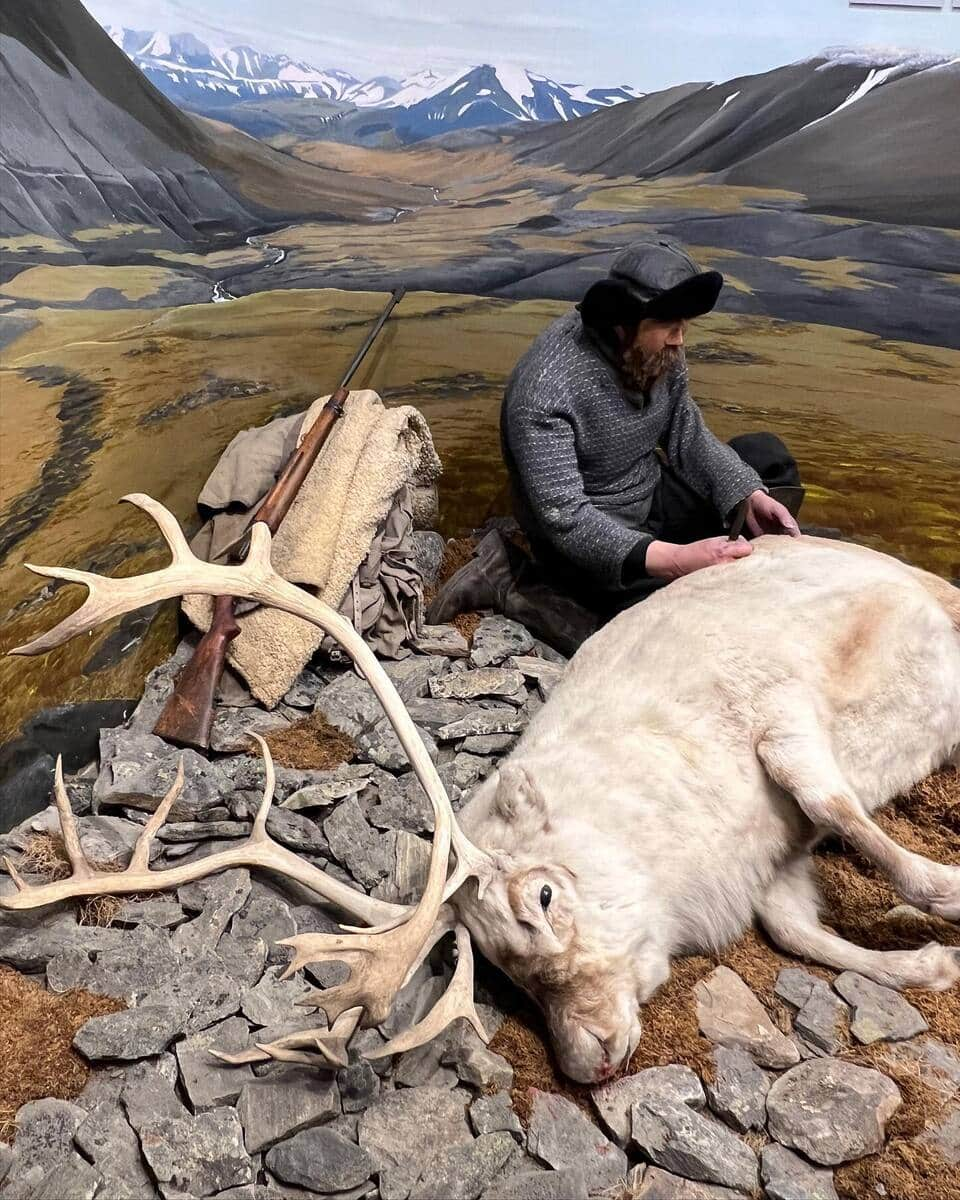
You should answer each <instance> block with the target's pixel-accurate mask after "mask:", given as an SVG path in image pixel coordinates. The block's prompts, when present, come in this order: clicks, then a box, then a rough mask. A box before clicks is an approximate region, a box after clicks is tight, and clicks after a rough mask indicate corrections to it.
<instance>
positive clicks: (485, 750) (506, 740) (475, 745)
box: [457, 733, 517, 756]
mask: <svg viewBox="0 0 960 1200" xmlns="http://www.w3.org/2000/svg"><path fill="white" fill-rule="evenodd" d="M516 741H517V734H515V733H485V734H475V735H472V736H470V737H465V738H464V739H463V741H462V742H458V743H457V749H458V750H464V751H466V752H467V753H468V754H478V755H481V756H488V755H491V754H506V752H507V751H508V750H510V749H512V748H513V746H514V745H515V744H516Z"/></svg>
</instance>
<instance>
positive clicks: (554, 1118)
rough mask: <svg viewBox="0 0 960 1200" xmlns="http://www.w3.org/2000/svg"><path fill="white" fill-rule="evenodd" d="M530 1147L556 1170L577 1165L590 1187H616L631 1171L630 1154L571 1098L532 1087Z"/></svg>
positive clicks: (528, 1140)
mask: <svg viewBox="0 0 960 1200" xmlns="http://www.w3.org/2000/svg"><path fill="white" fill-rule="evenodd" d="M531 1092H532V1094H533V1109H532V1112H531V1114H530V1124H529V1127H528V1130H527V1148H528V1150H529V1151H530V1153H531V1154H533V1155H535V1156H536V1157H537V1158H539V1159H540V1160H541V1161H542V1162H545V1163H547V1164H548V1165H549V1166H551V1167H553V1168H554V1169H555V1170H560V1169H562V1168H564V1167H577V1168H578V1169H579V1170H580V1171H582V1172H583V1174H584V1177H585V1180H586V1184H587V1188H588V1189H589V1190H590V1191H600V1190H602V1189H603V1188H606V1187H612V1186H613V1185H614V1184H615V1183H616V1182H617V1181H618V1180H619V1179H621V1178H622V1177H623V1176H624V1175H626V1173H627V1156H626V1155H625V1154H624V1153H623V1151H622V1150H621V1149H620V1148H619V1146H616V1145H615V1144H614V1143H613V1142H611V1141H610V1140H609V1139H608V1138H607V1137H605V1136H604V1134H602V1133H601V1132H600V1130H599V1129H598V1128H597V1127H596V1125H594V1124H593V1122H592V1121H590V1120H589V1118H588V1117H586V1116H585V1115H584V1113H583V1112H581V1110H580V1109H579V1108H577V1106H576V1105H575V1104H573V1103H572V1102H571V1101H569V1100H567V1099H565V1098H564V1097H563V1096H556V1095H552V1094H551V1093H548V1092H541V1091H539V1090H537V1089H536V1088H532V1089H531Z"/></svg>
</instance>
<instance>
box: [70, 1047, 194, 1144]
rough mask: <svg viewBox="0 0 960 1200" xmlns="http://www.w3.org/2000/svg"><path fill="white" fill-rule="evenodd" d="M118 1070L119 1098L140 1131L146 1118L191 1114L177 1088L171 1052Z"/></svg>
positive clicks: (135, 1127)
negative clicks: (120, 1080) (120, 1079)
mask: <svg viewBox="0 0 960 1200" xmlns="http://www.w3.org/2000/svg"><path fill="white" fill-rule="evenodd" d="M119 1074H120V1075H121V1076H122V1080H123V1082H122V1086H121V1090H120V1100H121V1103H122V1104H123V1108H124V1111H125V1112H126V1114H127V1120H128V1121H129V1122H130V1124H131V1126H132V1127H133V1129H135V1130H136V1131H137V1132H139V1131H140V1128H141V1126H143V1125H144V1124H146V1122H147V1121H153V1120H156V1118H157V1117H171V1118H178V1117H186V1116H188V1115H189V1114H188V1113H187V1109H186V1107H185V1106H184V1105H183V1104H182V1103H181V1101H180V1098H179V1097H178V1096H177V1093H176V1090H175V1088H176V1083H177V1060H176V1059H175V1058H174V1057H173V1055H172V1054H161V1055H160V1056H159V1057H158V1058H153V1059H149V1060H147V1061H146V1062H135V1063H130V1064H129V1065H127V1066H125V1067H123V1068H121V1069H120V1071H119ZM94 1078H96V1076H94ZM88 1086H89V1085H88Z"/></svg>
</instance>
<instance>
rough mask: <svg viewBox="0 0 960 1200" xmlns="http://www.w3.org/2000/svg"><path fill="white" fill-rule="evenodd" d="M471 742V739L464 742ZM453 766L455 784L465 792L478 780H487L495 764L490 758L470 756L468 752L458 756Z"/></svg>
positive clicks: (476, 755)
mask: <svg viewBox="0 0 960 1200" xmlns="http://www.w3.org/2000/svg"><path fill="white" fill-rule="evenodd" d="M494 736H497V735H496V734H495V735H494ZM469 740H470V739H469V738H465V739H464V741H469ZM451 765H452V767H453V778H454V782H455V783H456V785H457V787H458V788H460V789H461V790H463V791H466V790H467V789H468V788H472V787H473V785H474V784H475V783H476V782H477V781H478V780H480V779H485V778H486V777H487V775H489V773H490V772H491V771H492V770H493V763H492V762H491V761H490V759H489V758H486V757H484V756H483V755H481V754H470V753H469V752H467V751H460V752H459V753H458V754H456V755H455V757H454V759H453V763H452V764H451Z"/></svg>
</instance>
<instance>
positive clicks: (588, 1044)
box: [453, 760, 640, 1083]
mask: <svg viewBox="0 0 960 1200" xmlns="http://www.w3.org/2000/svg"><path fill="white" fill-rule="evenodd" d="M460 820H461V823H462V825H463V827H464V828H465V829H466V830H467V831H468V832H469V836H470V837H471V838H472V839H473V840H475V841H479V842H480V843H481V844H482V845H483V846H484V848H485V851H486V853H488V854H489V855H490V858H491V859H492V862H493V864H494V868H495V869H494V871H493V874H492V876H491V877H490V879H489V882H488V884H487V887H486V890H485V892H484V894H483V898H482V899H480V898H479V897H478V890H477V888H476V887H475V886H473V885H472V884H469V883H468V884H467V885H465V886H464V887H462V888H461V889H460V890H459V891H458V892H457V893H456V895H455V896H454V897H453V904H454V907H455V908H456V911H457V913H458V915H459V917H460V920H461V921H462V922H463V924H464V925H465V926H466V927H467V929H468V930H469V931H470V934H471V936H472V937H473V940H474V942H475V943H476V945H477V947H478V948H479V949H480V950H481V951H482V952H483V954H484V955H485V957H487V958H488V959H489V960H490V961H491V962H493V963H495V964H496V965H497V966H498V967H500V968H501V970H503V971H504V973H505V974H507V975H509V976H510V978H511V979H512V980H513V981H514V982H515V983H516V984H517V985H518V986H520V987H522V988H523V989H524V991H526V992H527V993H528V994H529V995H530V996H531V997H532V998H533V999H534V1000H535V1001H536V1002H537V1004H538V1005H539V1006H540V1008H541V1009H542V1010H543V1013H544V1016H545V1018H546V1021H547V1026H548V1028H549V1030H550V1036H551V1039H552V1041H553V1046H554V1050H555V1053H556V1056H557V1060H558V1062H559V1065H560V1067H561V1069H562V1070H563V1072H564V1074H566V1075H569V1076H570V1077H571V1078H572V1079H576V1080H579V1081H581V1082H584V1083H595V1082H597V1081H599V1080H602V1079H605V1078H607V1077H608V1076H610V1075H612V1074H614V1073H615V1072H616V1070H617V1069H618V1068H619V1067H620V1065H621V1064H622V1063H623V1062H624V1061H625V1060H626V1059H627V1058H629V1056H630V1055H631V1054H632V1053H633V1051H634V1049H635V1048H636V1045H637V1043H638V1042H639V1040H640V1020H639V1016H638V980H637V970H636V965H635V959H634V956H633V954H632V953H630V952H629V951H630V949H631V944H630V939H629V938H627V939H626V941H625V940H624V938H623V937H622V935H618V934H614V931H613V929H612V928H611V924H612V923H611V921H610V920H609V919H607V920H604V916H605V915H607V913H608V912H609V910H610V909H611V908H612V909H617V908H618V907H619V908H622V904H618V897H617V895H616V894H615V893H614V894H611V895H609V896H608V895H607V894H606V887H605V885H604V882H603V880H601V881H600V882H599V884H598V881H597V876H598V873H599V874H601V875H602V874H604V873H605V872H607V873H609V872H610V870H611V868H612V867H613V865H614V864H613V862H611V861H606V862H599V863H598V862H597V861H595V859H596V857H597V856H596V851H595V849H594V848H593V847H595V846H596V838H593V837H587V838H586V839H585V841H584V845H583V847H582V852H581V853H580V854H579V855H571V854H570V853H569V851H568V850H567V849H566V842H565V841H564V843H561V845H563V846H564V849H563V850H560V846H558V843H557V841H556V839H555V838H554V837H553V836H552V835H553V833H554V830H553V829H552V827H551V822H550V817H549V811H548V805H547V802H546V799H545V797H544V795H543V793H542V791H541V789H540V788H539V787H538V786H537V784H536V783H535V781H534V778H533V774H532V772H531V771H530V770H528V769H526V768H525V767H523V766H522V765H520V764H518V763H512V762H510V761H509V760H508V761H507V762H506V763H505V764H504V765H503V766H502V767H501V768H500V770H499V771H498V772H497V773H496V774H495V775H493V776H491V777H490V778H489V779H488V780H487V781H486V782H485V783H484V784H483V785H482V786H481V787H480V788H479V789H478V790H477V792H476V793H475V794H474V797H473V798H472V799H471V801H470V802H469V803H468V804H467V806H466V807H465V808H464V809H463V810H462V812H461V813H460ZM584 833H587V831H584ZM493 847H510V850H509V851H508V850H506V849H493ZM558 850H560V852H559V853H558V852H557V851H558ZM613 873H614V874H617V873H616V872H613ZM619 878H621V879H622V878H623V876H622V874H621V875H619ZM613 924H619V925H620V926H621V928H622V922H619V923H617V922H614V923H613ZM604 928H606V929H607V930H608V934H610V935H612V936H607V937H604V935H603V929H604Z"/></svg>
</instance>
